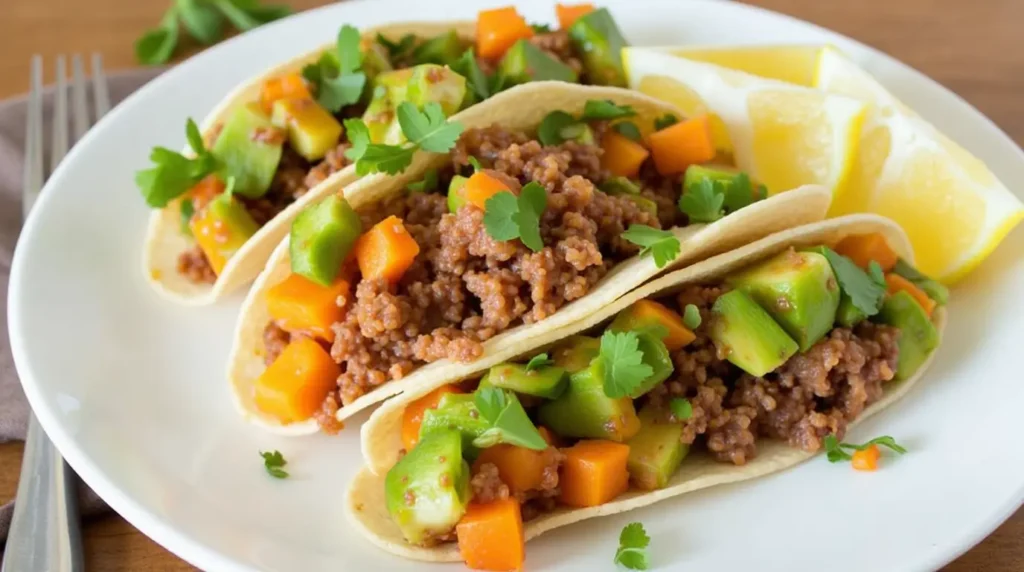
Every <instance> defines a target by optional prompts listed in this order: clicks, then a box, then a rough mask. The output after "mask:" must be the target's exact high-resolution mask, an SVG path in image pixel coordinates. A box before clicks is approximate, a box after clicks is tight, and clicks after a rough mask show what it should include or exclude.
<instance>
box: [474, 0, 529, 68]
mask: <svg viewBox="0 0 1024 572" xmlns="http://www.w3.org/2000/svg"><path fill="white" fill-rule="evenodd" d="M532 37H533V28H531V27H530V25H529V24H527V23H526V19H525V18H523V17H522V16H520V15H519V12H516V9H515V7H514V6H506V7H504V8H495V9H493V10H481V11H480V14H479V15H478V16H477V19H476V53H477V55H479V56H480V57H482V58H486V59H489V60H496V59H498V58H500V57H501V56H503V55H505V51H506V50H508V49H509V48H511V47H512V44H514V43H516V42H517V41H519V40H521V39H523V38H532Z"/></svg>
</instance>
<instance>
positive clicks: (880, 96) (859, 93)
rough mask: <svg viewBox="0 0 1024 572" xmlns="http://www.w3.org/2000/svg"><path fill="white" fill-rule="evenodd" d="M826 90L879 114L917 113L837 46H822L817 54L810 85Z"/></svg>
mask: <svg viewBox="0 0 1024 572" xmlns="http://www.w3.org/2000/svg"><path fill="white" fill-rule="evenodd" d="M811 85H813V86H814V87H816V88H818V89H821V90H824V91H827V92H829V93H838V94H841V95H845V96H847V97H852V98H854V99H859V100H861V101H866V102H868V103H871V104H873V105H875V106H876V107H878V112H879V113H881V114H882V115H889V114H890V113H892V112H894V111H899V112H900V113H903V114H904V115H917V113H916V112H914V110H913V109H911V108H909V107H907V106H906V105H904V103H903V102H902V101H900V100H899V99H897V98H896V96H894V95H893V94H891V93H889V91H888V90H887V89H885V88H884V87H883V86H882V84H881V83H879V82H878V80H877V79H875V78H874V77H873V76H872V75H871V74H869V73H868V72H867V71H865V70H864V69H863V68H861V67H860V66H858V65H857V64H856V63H854V62H853V60H851V59H850V58H849V57H847V56H846V54H844V53H843V52H842V51H840V50H839V48H837V47H835V46H825V47H824V48H823V49H822V50H821V51H820V52H819V53H818V61H817V65H816V66H815V70H814V76H813V80H812V84H811Z"/></svg>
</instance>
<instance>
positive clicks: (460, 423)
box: [420, 393, 489, 455]
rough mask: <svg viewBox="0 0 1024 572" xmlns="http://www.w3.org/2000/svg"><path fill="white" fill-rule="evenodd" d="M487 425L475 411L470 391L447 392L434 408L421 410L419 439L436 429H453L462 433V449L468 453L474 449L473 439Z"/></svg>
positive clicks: (481, 432) (436, 430)
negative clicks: (421, 418)
mask: <svg viewBox="0 0 1024 572" xmlns="http://www.w3.org/2000/svg"><path fill="white" fill-rule="evenodd" d="M488 427H489V425H488V423H487V420H486V419H484V418H483V417H481V416H480V412H479V411H477V408H476V403H475V401H474V400H473V394H472V393H469V394H466V393H448V394H445V395H444V396H442V397H441V400H440V401H438V402H437V407H436V408H434V409H428V410H426V411H424V412H423V421H422V422H421V423H420V439H423V438H424V437H425V436H427V435H430V434H431V433H435V432H438V431H447V430H455V431H458V432H459V434H460V435H462V450H463V452H464V453H466V454H467V455H468V454H469V453H471V452H475V451H476V448H475V447H474V446H473V440H474V439H476V438H477V437H479V436H480V435H482V434H483V432H484V431H486V430H487V429H488Z"/></svg>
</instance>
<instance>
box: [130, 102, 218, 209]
mask: <svg viewBox="0 0 1024 572" xmlns="http://www.w3.org/2000/svg"><path fill="white" fill-rule="evenodd" d="M185 138H186V139H187V140H188V144H189V147H191V148H192V152H193V153H195V155H196V156H195V158H189V157H186V156H184V155H182V154H181V153H175V152H174V151H171V150H170V149H166V148H164V147H155V148H153V151H152V152H151V153H150V155H149V160H150V161H152V162H153V164H154V166H153V167H151V168H149V169H146V170H143V171H139V172H137V173H136V174H135V184H136V186H138V187H139V190H140V191H141V192H142V196H143V198H145V199H146V204H147V205H149V206H150V207H153V208H163V207H165V206H167V203H169V202H171V201H173V200H174V199H176V198H178V197H180V196H181V195H183V194H185V193H186V192H188V190H189V189H191V188H192V187H193V186H194V185H195V184H196V183H198V182H199V180H200V179H202V178H203V177H205V176H207V175H209V174H211V173H214V172H216V171H217V169H218V168H219V164H220V163H219V162H218V161H217V158H216V157H214V156H213V154H212V153H210V152H209V151H208V150H207V149H206V146H205V145H204V144H203V138H202V135H200V133H199V127H198V126H197V125H196V123H195V121H192V119H191V118H189V119H188V121H187V122H186V123H185Z"/></svg>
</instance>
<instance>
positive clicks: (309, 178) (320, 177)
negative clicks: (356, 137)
mask: <svg viewBox="0 0 1024 572" xmlns="http://www.w3.org/2000/svg"><path fill="white" fill-rule="evenodd" d="M350 147H352V145H351V144H350V143H349V142H348V141H342V142H341V143H338V146H337V147H335V148H334V149H331V150H330V151H328V152H327V155H325V156H324V158H323V160H322V161H320V162H319V163H317V164H316V166H314V167H313V168H312V169H310V170H309V173H308V174H307V175H306V178H305V179H304V181H303V182H304V184H305V187H306V188H307V189H312V188H313V187H315V186H317V185H319V184H320V183H322V182H324V181H325V180H327V177H330V176H331V175H333V174H334V173H337V172H338V171H340V170H342V169H344V168H345V167H347V166H349V165H351V164H352V161H351V160H349V158H348V157H346V156H345V151H348V149H349V148H350ZM295 198H298V196H296V197H295Z"/></svg>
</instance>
